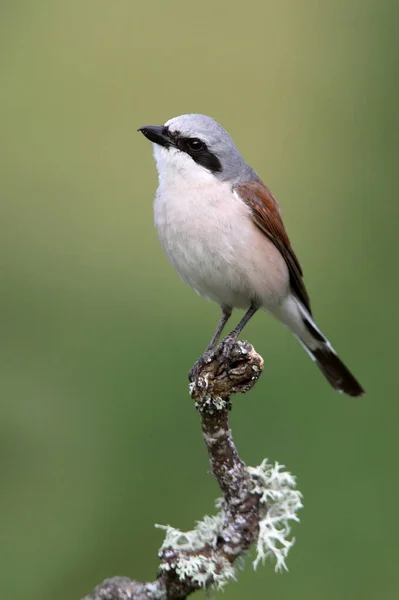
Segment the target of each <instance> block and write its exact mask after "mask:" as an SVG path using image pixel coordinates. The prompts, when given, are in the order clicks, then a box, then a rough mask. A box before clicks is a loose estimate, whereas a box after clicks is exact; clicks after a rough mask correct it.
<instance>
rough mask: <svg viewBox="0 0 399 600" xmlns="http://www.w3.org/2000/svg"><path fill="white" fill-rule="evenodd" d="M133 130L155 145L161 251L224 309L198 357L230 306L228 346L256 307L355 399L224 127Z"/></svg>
mask: <svg viewBox="0 0 399 600" xmlns="http://www.w3.org/2000/svg"><path fill="white" fill-rule="evenodd" d="M139 131H141V133H142V134H143V135H144V136H145V137H146V138H148V139H149V140H150V141H151V142H153V144H154V156H155V160H156V165H157V169H158V174H159V186H158V190H157V193H156V198H155V204H154V218H155V226H156V228H157V230H158V235H159V239H160V242H161V245H162V247H163V249H164V251H165V254H166V256H167V257H168V259H169V260H170V262H171V263H172V265H173V266H174V267H175V269H176V270H177V272H178V274H179V275H180V277H181V279H182V280H183V281H185V282H186V283H188V284H189V285H190V286H191V287H192V288H193V289H194V290H195V291H196V292H197V293H198V294H201V295H202V296H204V297H206V298H209V299H210V300H213V301H215V302H217V303H218V304H219V306H220V307H221V309H222V317H221V319H220V322H219V324H218V326H217V328H216V331H215V333H214V335H213V337H212V339H211V341H210V343H209V345H208V347H207V349H206V351H205V353H204V355H203V356H205V355H206V354H207V353H209V351H211V350H212V348H213V347H214V346H215V345H216V343H217V341H218V339H219V337H220V334H221V332H222V330H223V328H224V326H225V324H226V322H227V320H228V319H229V317H230V315H231V313H232V309H233V308H241V309H245V310H246V313H245V315H244V317H243V318H242V320H241V321H240V323H239V324H238V325H237V327H236V328H235V329H234V330H233V331H232V332H231V334H230V335H229V338H230V339H231V340H232V341H233V343H234V341H235V340H236V339H237V336H238V335H239V333H240V332H241V330H242V329H243V327H244V326H245V325H246V323H247V322H248V321H249V319H250V318H251V317H252V316H253V315H254V314H255V313H256V311H257V310H258V309H263V310H266V311H268V312H270V313H271V314H273V315H274V316H275V317H277V319H279V321H281V323H283V324H284V325H285V326H286V327H288V328H289V329H290V330H291V331H292V333H293V334H294V335H295V337H296V338H297V339H298V340H299V342H300V343H301V344H302V346H303V347H304V348H305V350H306V351H307V353H308V354H309V356H310V357H311V358H312V360H313V361H314V362H315V363H316V365H317V366H318V367H319V369H320V370H321V372H322V373H323V375H324V376H325V377H326V379H327V380H328V381H329V382H330V384H331V385H332V387H333V388H335V389H336V390H338V391H340V392H344V393H345V394H348V395H349V396H361V395H363V394H364V390H363V389H362V387H361V386H360V384H359V383H358V382H357V381H356V379H355V378H354V376H353V375H352V374H351V373H350V371H349V370H348V369H347V367H346V366H345V365H344V364H343V362H342V361H341V360H340V359H339V358H338V356H337V354H336V353H335V351H334V350H333V348H332V346H331V344H330V342H329V341H328V340H327V338H326V337H325V336H324V335H323V334H322V332H321V331H320V329H319V328H318V327H317V325H316V324H315V322H314V321H313V318H312V312H311V308H310V302H309V296H308V293H307V291H306V288H305V285H304V283H303V278H302V269H301V266H300V264H299V261H298V259H297V257H296V255H295V253H294V250H293V249H292V246H291V244H290V240H289V238H288V236H287V233H286V231H285V228H284V225H283V221H282V218H281V213H280V210H279V205H278V203H277V201H276V200H275V198H274V196H273V195H272V193H271V192H270V190H269V189H268V188H267V187H266V186H265V185H264V183H263V182H262V181H261V179H260V178H259V177H258V175H257V174H256V173H255V171H254V170H253V169H251V167H250V166H249V165H247V163H246V162H245V160H244V159H243V157H242V156H241V154H240V152H239V151H238V149H237V148H236V146H235V144H234V142H233V140H232V139H231V137H230V135H229V134H228V133H227V131H225V130H224V129H223V127H221V125H219V123H217V122H216V121H214V119H212V118H211V117H207V116H205V115H200V114H188V115H181V116H180V117H175V118H173V119H170V120H169V121H167V122H166V123H165V125H163V126H145V127H141V128H140V129H139Z"/></svg>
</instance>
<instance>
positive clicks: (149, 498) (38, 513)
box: [0, 0, 399, 600]
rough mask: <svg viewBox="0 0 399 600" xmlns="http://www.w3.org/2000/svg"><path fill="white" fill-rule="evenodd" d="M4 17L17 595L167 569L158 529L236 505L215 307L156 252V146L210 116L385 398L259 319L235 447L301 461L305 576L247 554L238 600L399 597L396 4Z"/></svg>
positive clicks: (3, 517)
mask: <svg viewBox="0 0 399 600" xmlns="http://www.w3.org/2000/svg"><path fill="white" fill-rule="evenodd" d="M0 11H1V12H0V17H1V18H0V64H1V75H0V90H1V93H0V103H1V106H0V109H1V121H2V125H1V144H0V146H1V153H2V156H1V161H0V171H1V173H0V186H1V225H0V227H1V232H0V245H1V251H0V257H1V258H0V260H1V269H0V277H1V293H0V302H1V310H0V318H1V334H0V348H1V359H0V394H1V415H0V469H1V473H0V485H1V493H0V553H1V560H0V571H1V588H2V594H3V596H4V597H7V598H15V599H18V600H19V599H22V598H29V599H30V600H36V599H37V600H43V599H45V598H57V600H71V599H72V598H77V599H79V598H81V597H82V596H84V595H85V594H86V593H88V592H89V591H90V590H91V589H92V588H93V587H94V586H95V585H96V584H97V583H99V582H100V581H102V580H103V579H104V578H106V577H110V576H113V575H117V574H119V575H127V576H131V577H134V578H137V579H142V580H147V579H148V580H151V579H153V578H154V576H155V573H156V569H157V565H158V561H157V555H156V551H157V548H158V547H159V546H160V544H161V539H162V533H161V532H160V531H159V530H156V529H154V527H153V524H154V523H155V522H157V523H170V524H173V525H175V526H177V527H180V528H191V527H192V525H193V523H194V521H195V520H196V519H198V518H201V517H202V516H203V515H204V514H206V513H212V512H213V510H214V509H213V502H214V499H215V498H216V497H217V496H218V489H217V486H216V483H215V481H213V479H212V477H211V476H210V474H209V472H208V462H207V457H206V453H205V450H204V447H203V442H202V439H201V435H200V429H199V420H198V416H197V415H196V413H195V411H194V408H193V406H192V403H191V401H190V399H189V397H188V394H187V380H186V373H187V371H188V369H189V368H190V367H191V365H192V363H193V362H194V360H195V359H196V358H197V357H198V355H199V354H200V352H201V351H202V349H203V348H204V346H205V345H206V343H207V341H208V338H209V336H210V334H211V332H212V330H213V328H214V326H215V323H216V321H217V319H218V317H219V312H218V308H217V307H216V306H214V305H212V304H210V303H207V302H205V301H204V300H203V299H201V298H200V297H197V296H196V295H195V294H194V293H193V292H192V291H191V290H190V289H189V288H187V287H185V286H184V285H183V284H182V283H181V282H180V280H179V279H178V277H177V275H176V274H175V273H174V271H173V269H172V267H171V266H170V265H169V264H168V263H167V261H166V259H165V257H164V256H163V254H162V252H161V250H160V247H159V245H158V241H157V237H156V233H155V231H154V228H153V224H152V201H153V196H154V192H155V188H156V185H157V178H156V171H155V166H154V164H153V159H152V156H151V154H152V152H151V147H150V144H149V143H148V142H147V141H146V140H145V139H144V138H143V137H142V136H141V135H140V134H138V133H136V129H137V127H139V126H141V125H144V124H162V123H163V122H164V121H166V120H167V119H168V118H170V117H172V116H176V115H178V114H181V113H186V112H203V113H205V114H210V115H212V116H213V117H215V118H216V119H217V120H219V121H220V122H221V123H222V124H223V125H224V126H225V127H226V128H227V129H228V130H229V131H230V133H231V134H232V135H233V137H234V139H235V141H236V143H237V145H238V147H239V148H240V150H241V151H242V153H243V154H244V155H245V157H246V159H247V160H248V162H249V163H250V164H251V165H252V166H253V167H254V168H255V169H256V170H257V171H258V173H259V174H260V175H261V176H262V177H263V178H264V180H265V181H266V182H267V184H268V185H269V186H270V187H271V189H272V190H273V192H274V193H275V195H276V196H277V198H278V199H279V200H280V203H281V205H282V209H283V213H284V217H285V222H286V226H287V229H288V232H289V234H290V236H291V238H292V242H293V244H294V247H295V249H296V251H297V253H298V255H299V257H300V259H301V261H302V263H303V266H304V271H305V276H306V278H305V280H306V284H307V286H308V289H309V291H310V294H311V297H312V300H313V307H314V312H315V315H316V317H317V321H318V323H319V324H320V326H321V327H322V328H323V330H325V331H326V332H327V333H328V335H329V336H330V338H331V340H332V342H333V343H334V345H335V346H336V348H337V349H338V350H339V351H340V354H341V355H342V357H343V358H344V359H345V360H346V361H347V362H348V364H349V366H350V367H351V368H352V369H353V371H354V372H355V373H356V375H357V376H358V377H359V379H360V380H361V382H362V384H363V385H364V386H365V388H366V389H367V392H368V394H367V396H366V397H365V398H364V399H359V400H354V399H349V398H346V397H343V396H340V395H338V394H335V393H334V392H333V391H332V390H331V389H330V388H329V387H328V385H327V384H326V383H325V381H324V380H323V378H322V377H321V376H320V374H319V373H318V371H317V369H315V367H314V365H313V364H312V363H311V361H310V360H309V359H308V357H307V355H306V354H305V353H304V352H303V350H302V349H301V348H300V346H299V345H298V344H297V343H296V341H295V340H294V339H293V338H292V337H291V336H290V334H289V333H288V332H287V331H286V330H284V329H283V328H282V327H281V326H280V325H279V324H278V323H276V322H274V321H273V320H272V319H271V318H269V317H268V316H267V315H264V314H259V315H258V316H257V317H256V318H255V319H253V320H252V321H251V323H250V325H249V326H248V327H247V329H246V331H245V337H246V338H247V339H249V340H250V341H251V342H252V343H253V344H254V345H255V347H256V348H257V350H258V351H259V352H260V353H261V354H262V355H263V357H264V359H265V365H266V366H265V374H264V376H263V377H262V379H261V380H260V381H259V383H258V385H257V387H256V389H255V390H254V391H253V392H251V394H249V395H247V396H246V397H245V398H244V397H242V398H239V397H237V398H236V399H235V401H234V410H233V413H232V426H233V431H234V435H235V440H236V442H237V444H238V448H239V451H240V453H241V455H242V457H243V458H244V459H245V460H246V461H247V462H248V463H249V464H252V465H255V464H258V463H259V462H260V461H261V460H262V459H263V458H264V457H266V456H267V457H269V458H270V459H271V460H278V461H279V462H282V463H284V464H286V465H287V466H288V468H289V469H290V470H291V471H292V472H293V473H295V474H296V475H297V477H298V482H299V484H298V485H299V489H300V490H301V491H302V492H303V494H304V502H305V509H304V510H303V511H302V514H301V524H300V525H296V526H295V528H294V530H295V531H294V534H295V536H296V538H297V542H296V545H295V546H294V548H293V550H292V552H291V555H290V557H289V561H288V566H289V568H290V572H289V573H288V574H284V575H276V574H275V573H274V571H273V569H272V566H271V565H268V566H266V567H265V568H260V569H259V570H258V571H257V572H256V573H254V572H253V571H252V568H251V566H250V560H248V561H247V566H246V569H245V570H244V572H243V573H242V574H241V576H240V579H239V582H238V583H237V584H233V585H229V586H228V588H227V590H226V596H225V597H226V598H227V597H228V598H229V599H232V600H234V599H239V598H242V597H243V596H245V597H248V598H263V597H268V598H272V597H278V598H279V600H285V599H289V598H292V597H294V596H295V598H297V599H298V600H313V599H314V600H316V599H317V600H319V599H320V598H323V600H337V599H338V598H339V599H340V600H347V599H348V600H352V599H356V598H362V599H363V600H374V599H380V598H383V597H384V598H394V597H398V595H399V571H398V568H397V564H396V563H397V554H398V550H397V537H398V533H399V530H398V526H397V518H396V514H397V500H398V494H399V486H398V477H397V459H398V442H397V439H398V417H399V409H398V385H397V371H398V367H397V364H396V362H397V337H398V317H397V312H398V277H397V273H398V267H397V243H396V231H397V222H398V218H399V210H398V203H397V182H398V178H397V172H398V146H397V137H398V105H399V93H398V70H397V65H398V58H399V57H398V50H399V38H398V36H397V25H398V19H399V8H398V5H397V3H396V2H394V1H391V2H390V1H388V0H382V1H380V0H334V1H333V0H330V1H325V2H319V1H318V0H305V1H303V2H298V1H296V0H284V1H282V2H272V1H271V0H269V1H266V0H262V1H261V0H259V1H255V0H249V1H247V2H244V3H243V2H236V1H233V0H230V2H228V3H227V2H215V1H213V0H204V1H203V2H201V3H190V2H184V1H183V0H181V1H170V2H154V1H148V0H147V1H146V2H145V3H144V2H137V1H133V0H116V1H114V2H110V1H109V0H79V1H78V0H70V1H69V2H61V1H59V2H57V1H46V0H35V2H28V1H25V2H24V1H21V2H7V1H3V2H2V3H1V8H0ZM239 316H240V315H239V314H237V315H236V318H237V319H238V318H239ZM198 597H202V596H201V594H198Z"/></svg>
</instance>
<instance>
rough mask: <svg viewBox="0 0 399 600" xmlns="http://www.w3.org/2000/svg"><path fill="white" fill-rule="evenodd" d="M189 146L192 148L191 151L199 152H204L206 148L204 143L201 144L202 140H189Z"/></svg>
mask: <svg viewBox="0 0 399 600" xmlns="http://www.w3.org/2000/svg"><path fill="white" fill-rule="evenodd" d="M187 145H188V147H189V148H190V150H195V151H197V152H198V150H202V149H203V148H204V147H205V144H204V142H201V140H199V139H198V138H190V139H189V140H187Z"/></svg>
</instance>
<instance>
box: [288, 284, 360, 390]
mask: <svg viewBox="0 0 399 600" xmlns="http://www.w3.org/2000/svg"><path fill="white" fill-rule="evenodd" d="M278 317H279V318H280V319H281V321H282V322H283V323H284V324H285V325H286V326H287V327H289V328H290V329H291V331H292V332H293V333H294V335H295V336H296V337H297V338H298V340H299V342H300V343H301V344H302V346H303V347H304V349H305V350H306V352H307V353H308V354H309V356H310V357H311V359H312V360H313V361H314V362H315V363H316V365H317V366H318V367H319V369H320V371H321V372H322V373H323V375H324V377H325V378H326V379H327V381H329V382H330V384H331V385H332V387H333V388H334V389H335V390H338V391H339V392H343V393H344V394H348V396H353V397H357V396H363V394H364V393H365V392H364V389H363V388H362V386H361V385H360V384H359V382H358V381H357V380H356V379H355V378H354V376H353V375H352V373H351V372H350V371H349V369H348V368H347V367H346V366H345V365H344V363H343V362H342V361H341V359H340V358H338V356H337V355H336V353H335V351H334V349H333V348H332V347H331V344H330V342H329V341H328V340H327V338H326V337H325V336H324V335H323V333H322V332H321V331H320V329H319V328H318V327H317V325H316V323H315V322H314V321H313V319H312V317H311V316H310V314H309V311H308V310H306V308H305V307H304V306H303V304H302V303H301V302H300V301H299V300H298V299H297V298H296V297H295V296H294V295H291V296H289V297H288V299H287V300H286V302H285V304H284V305H283V310H282V311H281V312H280V313H279V314H278Z"/></svg>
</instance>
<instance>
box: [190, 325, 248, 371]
mask: <svg viewBox="0 0 399 600" xmlns="http://www.w3.org/2000/svg"><path fill="white" fill-rule="evenodd" d="M236 343H237V337H236V336H235V335H232V334H230V335H228V336H227V337H225V338H224V339H223V340H222V341H221V342H220V343H219V344H218V346H217V347H216V348H212V349H211V350H205V352H204V353H203V355H202V356H200V358H199V359H198V360H197V361H196V362H195V363H194V365H193V367H192V368H191V369H190V370H189V372H188V379H189V381H191V382H193V381H196V380H197V379H198V377H199V376H200V373H201V371H202V370H203V368H204V367H205V365H209V364H210V363H211V362H212V361H213V360H214V359H215V357H216V355H218V357H219V362H223V363H225V364H226V365H227V364H228V363H229V361H230V360H231V353H232V351H233V348H234V346H235V344H236ZM220 359H221V360H220Z"/></svg>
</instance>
